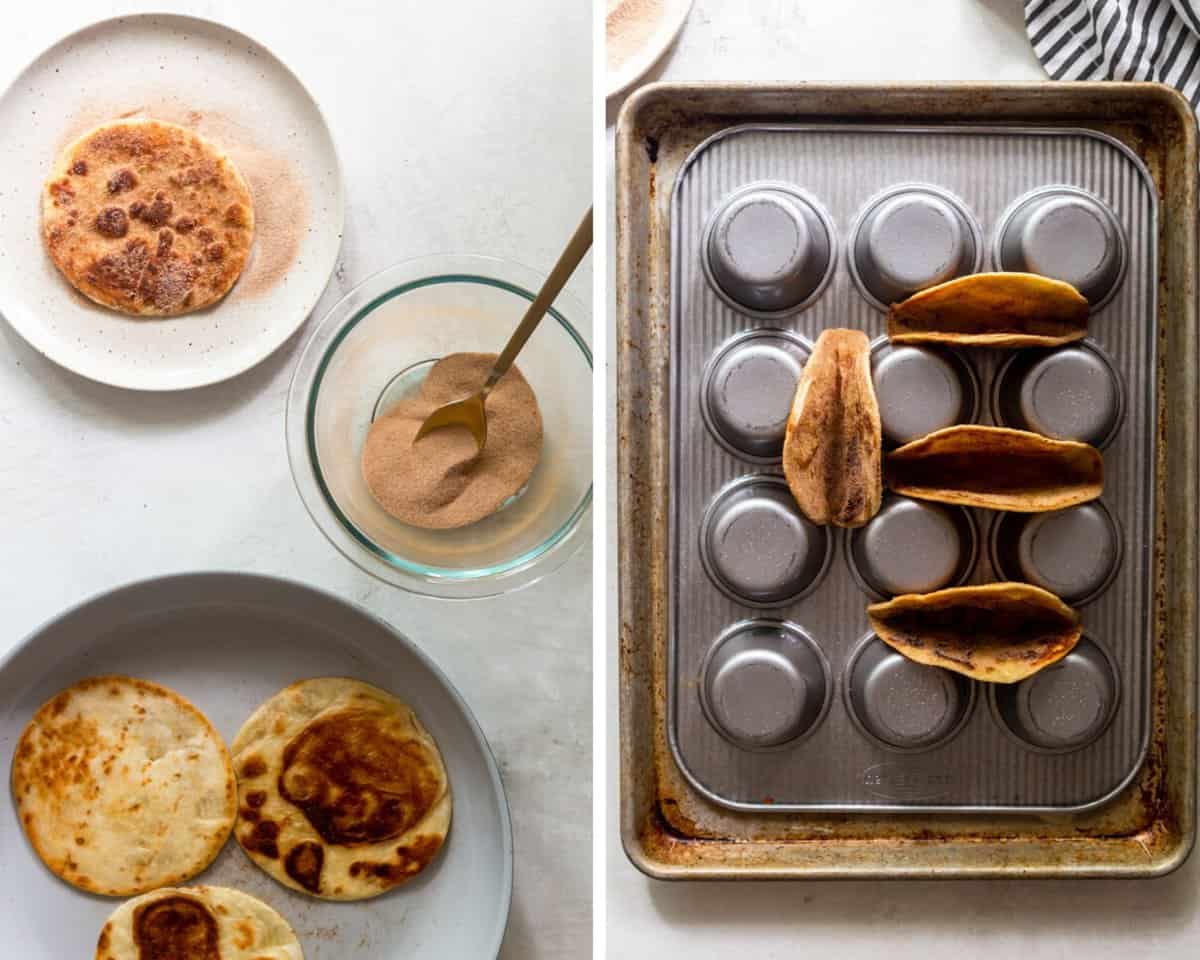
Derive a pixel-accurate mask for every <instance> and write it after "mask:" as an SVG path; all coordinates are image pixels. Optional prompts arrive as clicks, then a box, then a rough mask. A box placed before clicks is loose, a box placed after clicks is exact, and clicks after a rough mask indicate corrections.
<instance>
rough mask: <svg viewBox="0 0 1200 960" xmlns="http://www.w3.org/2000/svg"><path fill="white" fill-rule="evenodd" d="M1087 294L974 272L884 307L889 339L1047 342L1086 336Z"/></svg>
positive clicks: (1054, 283) (1034, 279)
mask: <svg viewBox="0 0 1200 960" xmlns="http://www.w3.org/2000/svg"><path fill="white" fill-rule="evenodd" d="M1090 309H1091V308H1090V306H1089V305H1088V302H1087V299H1086V298H1085V297H1084V296H1083V295H1082V294H1081V293H1080V292H1079V291H1078V290H1076V289H1075V288H1074V287H1073V286H1071V285H1070V284H1069V283H1063V282H1062V281H1061V280H1051V279H1050V278H1049V277H1042V276H1039V275H1037V274H1034V273H974V274H970V275H969V276H965V277H959V278H957V279H955V280H949V281H947V282H946V283H940V284H938V285H937V286H936V287H929V288H928V289H927V290H922V291H920V292H919V293H914V294H913V295H912V296H911V297H909V298H908V299H907V300H905V301H903V302H902V303H896V304H893V305H892V308H891V310H890V311H889V312H888V337H889V339H891V340H892V342H893V343H949V344H953V345H956V346H971V347H1052V346H1056V345H1058V344H1062V343H1069V342H1070V341H1072V340H1079V339H1082V338H1083V337H1085V336H1086V335H1087V329H1088V313H1089V312H1090Z"/></svg>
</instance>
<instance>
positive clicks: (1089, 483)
mask: <svg viewBox="0 0 1200 960" xmlns="http://www.w3.org/2000/svg"><path fill="white" fill-rule="evenodd" d="M884 472H885V475H886V477H887V482H888V486H890V487H891V488H892V489H893V490H895V491H896V492H897V493H902V494H904V495H905V496H908V497H915V498H917V499H919V500H936V501H938V502H939V503H957V504H960V505H962V506H966V507H986V508H990V509H992V510H1012V511H1015V512H1018V513H1041V512H1044V511H1047V510H1062V509H1065V508H1066V507H1071V506H1074V505H1075V504H1079V503H1086V502H1087V501H1089V500H1095V499H1096V498H1097V497H1099V496H1100V494H1101V493H1103V492H1104V460H1103V458H1102V457H1101V456H1100V451H1099V450H1097V449H1096V448H1095V447H1093V446H1090V445H1089V444H1086V443H1076V442H1075V441H1073V440H1051V439H1050V438H1049V437H1043V436H1042V435H1041V434H1037V433H1030V432H1029V431H1027V430H1010V429H1009V428H1007V427H987V426H980V425H976V424H965V425H960V426H955V427H946V428H945V429H943V430H938V431H936V432H934V433H931V434H928V435H927V436H924V437H922V438H921V439H919V440H914V441H913V442H912V443H907V444H905V445H904V446H902V447H900V448H898V449H896V450H893V451H892V452H891V453H889V454H888V455H887V458H886V459H885V461H884Z"/></svg>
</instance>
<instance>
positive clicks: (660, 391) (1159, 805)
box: [616, 83, 1197, 878]
mask: <svg viewBox="0 0 1200 960" xmlns="http://www.w3.org/2000/svg"><path fill="white" fill-rule="evenodd" d="M746 123H767V124H778V123H789V124H790V123H808V124H819V125H824V126H830V125H837V126H842V125H846V124H874V125H927V126H936V127H940V126H943V125H947V124H953V125H961V124H980V123H988V124H993V125H1002V126H1007V125H1021V126H1025V127H1029V126H1038V127H1054V128H1084V129H1087V130H1092V131H1096V132H1099V133H1103V134H1106V135H1108V136H1111V137H1114V138H1115V139H1116V140H1118V141H1120V142H1121V143H1122V144H1124V146H1125V147H1127V148H1129V149H1130V150H1132V151H1133V152H1134V154H1136V155H1137V157H1138V158H1139V160H1140V161H1141V162H1142V163H1144V164H1145V165H1146V168H1147V169H1148V171H1149V173H1150V176H1151V178H1152V180H1153V182H1154V188H1155V192H1156V193H1157V196H1158V202H1159V222H1158V240H1159V248H1160V261H1159V270H1158V276H1157V297H1158V303H1157V318H1156V333H1157V338H1158V353H1157V368H1156V369H1155V370H1154V371H1153V374H1154V382H1155V385H1156V390H1157V395H1158V402H1159V416H1158V422H1157V429H1156V431H1155V440H1154V445H1153V457H1152V458H1151V459H1152V464H1151V469H1152V471H1153V476H1154V488H1155V490H1156V491H1157V496H1158V503H1157V507H1156V509H1155V511H1154V516H1153V536H1152V538H1151V540H1150V542H1149V544H1148V546H1147V549H1148V550H1149V551H1150V554H1151V557H1152V563H1151V569H1152V586H1153V597H1152V603H1151V607H1152V609H1153V611H1154V621H1153V632H1152V638H1153V661H1152V662H1153V669H1152V672H1151V696H1150V700H1149V702H1150V708H1151V716H1152V724H1151V727H1150V738H1149V744H1148V749H1147V754H1146V759H1145V762H1144V763H1143V764H1142V765H1141V766H1140V768H1139V769H1138V772H1137V774H1136V776H1135V777H1134V779H1133V781H1132V782H1131V783H1130V784H1128V785H1127V786H1126V787H1125V788H1124V789H1122V790H1121V791H1120V792H1119V793H1118V794H1117V795H1116V796H1115V797H1113V798H1112V799H1111V800H1110V801H1109V802H1108V803H1106V804H1104V805H1103V806H1101V807H1100V808H1098V809H1096V810H1091V811H1086V812H1076V813H1060V814H1054V815H1050V814H1039V815H1032V814H1028V813H996V812H988V811H977V812H974V813H970V814H964V813H930V812H927V811H920V812H913V811H909V812H904V813H900V812H897V813H880V812H878V811H858V812H849V813H830V812H826V811H820V810H816V811H812V810H810V811H806V812H790V813H789V812H782V813H781V812H776V811H773V810H735V809H730V808H728V807H726V806H722V805H720V804H718V803H715V802H714V801H713V800H712V799H710V798H709V797H707V796H705V794H704V793H703V792H701V791H700V790H698V789H696V787H695V786H694V785H693V784H692V783H691V782H690V781H689V780H688V779H687V778H686V777H685V776H684V775H683V773H682V772H681V770H680V768H679V765H678V764H677V763H676V761H675V758H674V756H673V754H672V751H671V748H670V744H669V742H668V737H667V732H668V729H669V724H668V718H667V691H668V682H667V659H668V650H669V631H668V625H667V614H668V609H669V607H668V603H667V600H668V595H669V578H670V565H669V550H668V541H669V519H670V515H671V497H670V495H669V493H668V480H669V477H670V475H671V469H672V459H673V455H674V451H673V449H672V447H671V444H670V441H669V436H670V433H669V426H670V415H671V403H672V398H671V393H670V382H669V370H670V360H671V344H670V331H671V326H670V313H671V305H672V300H671V295H670V272H671V266H672V264H671V257H670V253H669V251H670V230H671V222H672V218H671V209H670V205H671V196H672V191H673V187H674V185H675V182H676V179H677V177H678V174H679V171H680V169H681V167H682V166H683V164H684V163H685V161H686V160H687V159H688V157H689V156H691V155H692V153H693V152H694V151H695V150H696V148H697V147H698V146H699V145H700V144H701V143H703V142H704V141H705V140H706V139H708V138H709V137H711V136H713V135H714V134H718V133H720V132H721V131H723V130H727V129H729V128H732V127H736V126H739V125H744V124H746ZM1196 160H1197V155H1196V137H1195V121H1194V117H1193V115H1192V113H1191V111H1190V109H1189V107H1188V105H1187V104H1186V102H1185V101H1184V100H1182V98H1180V97H1179V96H1178V94H1176V93H1175V92H1174V91H1171V90H1169V89H1168V88H1166V87H1163V86H1161V85H1155V84H1096V83H1088V84H1053V85H1050V84H1010V85H982V84H961V85H942V84H921V85H906V86H887V87H878V86H861V85H817V84H804V85H771V86H763V85H729V84H670V85H667V84H660V85H653V86H651V87H648V88H645V89H643V90H642V91H640V92H639V93H638V94H636V95H635V96H634V97H633V98H631V100H630V101H629V102H628V103H627V104H626V107H625V110H624V111H623V113H622V116H621V119H620V121H619V123H618V129H617V231H618V238H617V239H618V256H617V290H616V295H617V308H618V345H619V358H618V359H619V365H618V383H619V390H618V398H617V404H618V461H619V462H618V467H619V469H618V477H619V490H618V497H619V512H620V525H619V573H620V644H621V648H620V666H621V672H620V694H621V716H620V731H621V744H620V747H621V827H622V839H623V843H624V846H625V849H626V851H627V853H628V854H629V856H630V858H631V859H632V860H633V862H634V863H635V865H637V866H638V867H639V868H640V869H642V870H644V871H645V872H647V873H649V874H651V875H653V876H656V877H664V878H704V877H731V878H786V877H797V878H830V877H884V878H888V877H929V876H939V877H989V876H991V877H995V876H1012V875H1022V876H1054V875H1075V876H1096V875H1106V876H1107V875H1119V876H1151V875H1159V874H1162V873H1164V872H1167V871H1169V870H1171V869H1173V868H1175V867H1177V866H1178V865H1179V864H1180V863H1182V862H1183V860H1184V859H1185V858H1186V856H1187V855H1188V853H1189V852H1190V850H1191V846H1192V843H1193V839H1194V829H1195V828H1194V822H1195V783H1194V780H1195V769H1196V768H1195V745H1196V740H1195V676H1196V674H1195V654H1196V642H1195V640H1196V638H1195V609H1194V593H1195V591H1194V583H1195V580H1196V572H1197V564H1196V560H1197V549H1196V547H1197V540H1196V531H1195V529H1194V526H1193V525H1191V524H1172V525H1171V526H1170V528H1169V530H1168V524H1167V518H1168V517H1169V516H1186V515H1188V513H1189V511H1190V510H1191V509H1192V508H1191V505H1192V504H1194V502H1195V498H1196V495H1197V471H1196V453H1197V448H1196V438H1195V428H1196V398H1197V390H1196V370H1197V339H1196V312H1195V302H1194V297H1195V275H1194V272H1195V259H1196V220H1195V205H1196ZM988 252H989V253H990V251H988ZM1105 309H1106V310H1107V309H1108V308H1105ZM1164 397H1169V398H1170V402H1169V403H1165V402H1164V399H1163V398H1164ZM984 404H985V406H986V404H987V398H984ZM752 472H753V468H752ZM981 533H982V534H984V535H985V536H986V530H984V531H981ZM835 562H836V561H835ZM975 709H976V711H978V710H980V709H986V704H984V703H977V705H976V707H975Z"/></svg>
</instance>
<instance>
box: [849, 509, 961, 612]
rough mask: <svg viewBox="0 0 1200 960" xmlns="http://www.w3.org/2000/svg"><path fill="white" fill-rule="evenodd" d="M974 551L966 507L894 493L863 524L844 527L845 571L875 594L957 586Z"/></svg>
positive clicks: (879, 597)
mask: <svg viewBox="0 0 1200 960" xmlns="http://www.w3.org/2000/svg"><path fill="white" fill-rule="evenodd" d="M978 557H979V532H978V530H977V529H976V527H975V520H974V518H973V517H972V516H971V514H970V512H969V511H968V510H966V509H964V508H963V507H958V506H947V505H944V504H940V503H929V502H926V501H922V500H914V499H912V498H910V497H905V496H901V495H899V494H894V493H889V494H887V495H886V496H885V497H884V502H883V505H882V506H881V507H880V509H879V512H878V513H877V514H875V516H874V517H872V518H871V519H870V520H869V521H867V523H866V524H864V525H863V526H861V527H859V528H857V529H855V530H847V531H846V560H847V563H848V564H849V567H850V572H851V574H853V576H854V579H855V581H856V582H857V583H858V585H859V586H860V587H861V588H862V590H863V592H864V593H866V594H868V595H869V596H871V597H872V598H874V599H876V600H886V599H890V598H892V597H895V596H899V595H900V594H903V593H928V592H931V591H933V590H940V589H942V588H944V587H956V586H960V585H961V584H963V583H966V582H967V578H968V577H970V575H971V572H972V571H973V570H974V569H975V565H976V561H977V559H978Z"/></svg>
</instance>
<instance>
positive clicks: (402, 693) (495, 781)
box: [0, 573, 512, 960]
mask: <svg viewBox="0 0 1200 960" xmlns="http://www.w3.org/2000/svg"><path fill="white" fill-rule="evenodd" d="M104 673H123V674H129V675H133V676H138V677H144V678H146V679H149V680H153V681H155V682H158V683H163V684H166V685H167V686H169V687H171V688H172V689H174V690H178V691H179V692H180V693H182V694H183V695H184V696H185V697H187V698H188V699H189V700H191V701H192V702H193V703H194V704H196V706H197V707H198V708H199V709H200V710H202V711H204V712H205V713H206V715H207V716H208V717H209V719H210V720H212V722H213V725H214V726H215V727H216V728H217V730H218V731H220V733H221V735H222V736H223V737H224V738H225V741H226V743H228V742H229V741H230V740H231V739H232V738H233V736H234V734H235V733H236V732H237V731H238V729H239V728H240V727H241V725H242V723H244V722H245V720H246V718H247V717H249V716H250V714H251V712H253V710H254V709H255V708H256V707H257V706H258V705H259V704H260V703H262V702H263V701H264V700H265V699H267V697H269V696H271V695H272V694H274V693H275V692H277V691H278V690H280V689H282V688H283V687H284V686H286V685H287V684H289V683H292V682H294V681H296V680H300V679H306V678H308V677H315V676H343V677H356V678H359V679H363V680H367V681H369V682H371V683H374V684H377V685H379V686H381V687H384V688H385V689H387V690H390V691H392V692H394V693H395V694H396V695H397V696H399V697H401V698H402V699H403V700H404V701H405V702H407V703H408V704H409V705H410V706H412V708H413V709H414V710H415V711H416V713H417V715H418V716H419V717H420V719H421V721H422V723H423V724H424V725H425V726H426V728H427V729H428V730H429V731H430V733H432V734H433V736H434V737H435V738H436V739H437V741H438V746H439V747H440V749H441V752H442V756H443V758H444V759H445V762H446V768H447V772H448V774H449V778H450V784H451V789H452V790H453V791H454V823H453V826H452V827H451V830H450V835H449V838H448V839H447V842H446V846H445V848H444V849H443V851H442V853H441V854H440V855H439V856H438V858H437V859H436V860H435V861H434V863H433V864H431V865H430V867H429V868H428V869H427V870H426V871H425V872H424V873H422V875H421V876H420V877H419V878H416V879H414V880H413V881H411V882H410V883H408V884H405V885H404V886H403V887H400V888H397V889H396V890H393V891H391V892H389V893H387V894H384V895H382V896H380V897H377V898H375V899H373V900H367V901H361V902H358V903H335V902H332V901H327V900H317V899H315V898H313V897H308V896H305V895H303V894H299V893H295V892H294V891H292V890H289V889H287V888H285V887H283V886H282V885H280V884H279V883H276V882H275V881H274V880H273V879H271V878H270V877H268V876H267V875H266V873H264V872H263V871H262V870H260V869H259V868H258V867H256V866H255V865H254V864H253V863H251V861H250V859H249V858H248V857H247V856H246V855H245V853H243V852H242V850H241V848H240V847H239V845H238V843H237V841H236V840H234V839H233V838H232V837H231V838H230V840H229V842H228V843H227V844H226V846H225V849H224V850H222V852H221V853H220V854H219V855H218V857H217V859H216V861H214V863H213V864H212V865H211V866H210V867H208V869H206V870H205V871H204V872H203V873H201V874H200V875H199V876H198V877H197V878H196V880H195V881H194V882H196V883H208V884H216V885H218V886H231V887H236V888H238V889H240V890H244V891H245V892H247V893H249V894H252V895H253V896H256V897H258V898H259V899H261V900H263V901H264V902H266V903H268V904H270V905H271V906H272V907H274V908H275V909H276V910H278V911H279V913H280V914H282V916H283V917H284V919H285V920H287V921H288V923H290V924H291V925H292V928H293V929H294V930H295V931H296V934H297V936H298V937H299V939H300V943H301V945H302V946H303V948H304V956H305V957H306V958H308V960H335V958H342V957H346V956H350V955H354V954H365V955H369V956H372V957H379V958H380V960H385V958H393V957H410V956H439V957H495V956H496V955H497V953H498V952H499V950H500V941H501V939H502V938H503V936H504V930H505V927H506V925H507V920H508V908H509V902H510V899H511V893H512V833H511V826H510V821H509V814H508V804H507V801H506V799H505V796H504V788H503V786H502V784H501V781H500V775H499V771H498V770H497V768H496V764H495V760H494V759H493V757H492V754H491V751H490V749H489V748H488V745H487V741H486V740H485V739H484V736H483V732H482V731H481V730H480V729H479V727H478V725H477V724H476V722H475V719H474V718H473V717H472V716H471V713H470V710H469V709H468V707H467V706H466V704H465V703H464V702H463V701H462V699H461V697H460V696H459V695H458V693H457V691H455V689H454V688H453V686H451V684H450V682H449V680H447V679H446V677H445V675H444V674H443V673H442V672H441V671H440V670H439V669H438V668H437V667H436V666H435V665H434V664H433V663H432V662H431V661H430V660H429V659H428V657H426V656H425V655H424V654H423V653H421V651H420V650H419V649H418V648H417V647H416V645H415V644H413V643H412V642H411V641H409V640H408V639H406V638H405V637H403V636H402V635H400V634H399V633H397V632H396V631H395V630H394V629H392V628H391V627H390V626H388V625H387V624H385V623H383V622H382V621H380V620H377V619H375V618H374V617H372V616H370V615H369V614H367V613H366V612H364V611H363V610H361V609H359V608H358V607H355V606H354V605H352V604H350V603H347V602H345V601H343V600H340V599H338V598H336V597H334V596H332V595H330V594H327V593H323V592H321V591H318V590H315V589H313V588H311V587H307V586H303V585H301V584H299V583H295V582H293V581H288V580H282V579H276V578H272V577H265V576H257V575H249V574H234V573H193V574H181V575H176V576H169V577H160V578H157V579H153V580H146V581H142V582H140V583H135V584H132V585H130V586H127V587H123V588H120V589H118V590H114V591H112V592H109V593H106V594H103V595H101V596H99V597H96V598H94V599H92V600H89V601H87V602H85V603H83V604H81V605H80V606H78V607H76V608H74V609H72V610H69V611H67V612H66V613H64V614H62V615H61V616H59V617H57V618H56V619H54V620H52V621H51V622H49V623H47V624H46V625H45V626H43V627H41V628H40V629H38V630H37V631H35V632H34V633H33V634H32V635H31V636H30V637H29V638H28V639H27V640H25V641H24V642H23V643H21V644H20V645H19V646H17V648H16V649H15V650H14V651H13V652H12V653H11V654H10V655H9V656H8V657H6V658H4V659H3V660H0V766H2V768H3V770H4V771H5V772H6V774H7V771H8V769H9V767H10V764H11V760H12V751H13V749H14V748H15V747H16V743H17V739H18V737H19V736H20V734H21V731H22V730H23V729H24V727H25V725H26V724H27V723H28V722H29V718H30V717H31V716H32V714H33V712H34V711H35V710H36V709H37V707H38V706H39V705H40V704H42V703H43V702H45V701H46V700H48V699H49V698H50V697H52V696H53V695H54V694H55V693H56V692H57V691H59V690H60V689H62V688H63V687H65V686H68V685H70V684H72V683H74V682H76V681H77V680H80V679H82V678H84V677H87V676H95V675H98V674H104ZM0 863H2V864H4V871H3V876H2V877H0V909H2V910H3V912H4V915H5V917H6V920H5V931H4V932H5V947H4V950H3V953H4V955H5V956H20V957H43V956H52V957H83V956H91V955H92V953H93V951H94V950H95V945H96V938H97V936H98V935H99V932H100V928H101V927H102V926H103V924H104V921H105V919H106V917H107V916H108V914H109V913H110V912H112V911H113V910H114V909H116V907H117V905H118V904H119V903H120V900H119V899H110V898H105V897H95V896H89V895H87V894H84V893H81V892H80V891H78V890H76V889H75V888H73V887H70V886H68V885H67V884H65V883H63V882H62V881H61V880H59V879H58V878H57V877H55V876H53V875H52V874H51V873H50V871H49V870H47V869H46V868H45V867H44V866H43V865H42V863H41V861H40V860H39V859H38V857H37V854H36V853H34V851H33V850H32V848H31V847H30V846H29V843H28V842H27V841H26V839H25V836H24V834H23V833H22V831H21V827H20V825H19V824H18V823H17V819H16V814H15V812H14V808H13V804H12V801H11V798H6V799H5V802H3V803H0ZM464 897H465V898H467V902H470V903H471V904H472V905H473V907H472V910H471V911H470V912H469V914H467V915H464V914H463V912H462V911H461V909H460V908H459V905H460V904H461V903H462V902H463V900H462V898H464Z"/></svg>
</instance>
